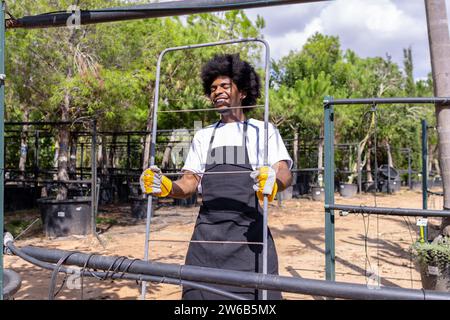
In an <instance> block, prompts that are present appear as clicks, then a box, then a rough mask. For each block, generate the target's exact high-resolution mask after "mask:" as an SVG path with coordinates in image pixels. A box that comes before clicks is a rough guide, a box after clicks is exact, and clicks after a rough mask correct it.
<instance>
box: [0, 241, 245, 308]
mask: <svg viewBox="0 0 450 320" xmlns="http://www.w3.org/2000/svg"><path fill="white" fill-rule="evenodd" d="M6 247H8V248H9V250H11V252H12V253H13V254H14V255H16V256H18V257H20V258H22V259H23V260H25V261H27V262H29V263H31V264H34V265H36V266H38V267H41V268H43V269H47V270H52V271H53V272H55V271H56V270H58V272H64V273H70V274H72V273H74V270H73V269H70V268H66V267H63V266H62V265H60V266H57V265H54V264H52V263H48V262H44V261H41V260H39V259H36V258H34V257H32V256H30V255H28V254H26V253H24V252H23V251H22V250H20V249H19V248H17V247H16V246H15V245H14V244H13V243H12V242H8V243H7V244H6ZM71 254H73V253H71ZM69 256H70V255H67V258H68V257H69ZM91 257H92V255H90V256H89V257H88V259H90V258H91ZM67 258H65V259H61V260H63V261H65V260H66V259H67ZM119 258H121V257H119ZM88 259H87V260H86V264H87V262H88ZM61 260H60V261H61ZM116 261H117V260H116ZM132 263H133V260H132V262H131V263H130V265H129V266H128V267H127V268H126V269H128V268H129V267H130V266H131V264H132ZM109 272H111V271H110V270H109V271H108V272H100V271H86V270H81V272H80V276H81V277H84V276H88V277H95V278H97V279H101V280H105V279H107V278H108V277H109V278H112V279H125V280H135V281H148V282H155V283H166V284H173V285H183V286H185V287H190V288H193V289H198V290H204V291H209V292H211V293H214V294H217V295H220V296H223V297H225V298H229V299H233V300H248V299H246V298H244V297H241V296H238V295H236V294H234V293H231V292H227V291H224V290H221V289H218V288H215V287H212V286H208V285H204V284H200V283H196V282H192V281H186V280H181V279H174V278H170V277H159V276H149V275H142V274H126V273H125V272H122V274H120V275H119V274H109ZM55 280H56V279H55ZM54 285H55V283H53V277H52V283H51V284H50V290H53V289H52V288H54ZM50 292H51V293H53V292H54V291H50ZM50 292H49V299H50V297H54V295H51V294H50Z"/></svg>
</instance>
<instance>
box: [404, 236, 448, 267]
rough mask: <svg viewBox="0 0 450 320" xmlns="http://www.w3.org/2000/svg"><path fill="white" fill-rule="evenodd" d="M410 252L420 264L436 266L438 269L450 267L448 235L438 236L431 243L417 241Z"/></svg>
mask: <svg viewBox="0 0 450 320" xmlns="http://www.w3.org/2000/svg"><path fill="white" fill-rule="evenodd" d="M412 252H413V255H414V256H415V257H416V259H417V262H419V264H421V265H431V266H436V267H438V268H439V270H445V269H447V268H449V267H450V237H439V238H437V239H436V240H435V241H433V242H432V243H421V242H419V241H417V242H416V243H414V244H413V245H412Z"/></svg>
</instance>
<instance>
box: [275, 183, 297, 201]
mask: <svg viewBox="0 0 450 320" xmlns="http://www.w3.org/2000/svg"><path fill="white" fill-rule="evenodd" d="M293 193H294V187H293V186H289V187H287V188H286V189H284V190H283V191H281V192H278V193H277V199H278V198H279V199H280V200H291V199H292V197H293Z"/></svg>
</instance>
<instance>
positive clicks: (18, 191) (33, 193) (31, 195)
mask: <svg viewBox="0 0 450 320" xmlns="http://www.w3.org/2000/svg"><path fill="white" fill-rule="evenodd" d="M41 189H42V187H40V186H39V187H35V186H18V185H6V186H5V211H7V212H13V211H17V210H27V209H32V208H35V207H36V201H37V199H38V198H39V197H40V196H41Z"/></svg>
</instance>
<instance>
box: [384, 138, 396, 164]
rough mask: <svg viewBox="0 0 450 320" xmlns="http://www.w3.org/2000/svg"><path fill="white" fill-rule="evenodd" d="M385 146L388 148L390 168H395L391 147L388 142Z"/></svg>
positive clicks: (386, 141) (385, 142)
mask: <svg viewBox="0 0 450 320" xmlns="http://www.w3.org/2000/svg"><path fill="white" fill-rule="evenodd" d="M384 145H385V146H386V153H387V160H388V163H387V164H388V166H389V167H392V168H394V160H393V159H392V152H391V145H390V143H389V141H388V140H385V141H384Z"/></svg>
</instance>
